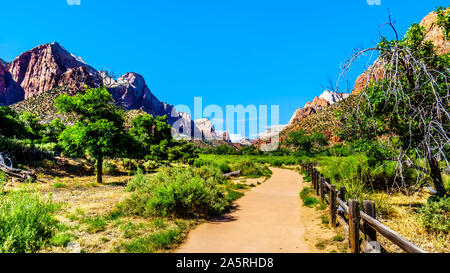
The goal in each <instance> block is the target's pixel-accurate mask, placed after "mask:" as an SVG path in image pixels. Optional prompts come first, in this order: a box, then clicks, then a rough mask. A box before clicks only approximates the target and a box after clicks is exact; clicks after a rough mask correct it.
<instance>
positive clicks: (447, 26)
mask: <svg viewBox="0 0 450 273" xmlns="http://www.w3.org/2000/svg"><path fill="white" fill-rule="evenodd" d="M447 9H448V8H444V7H439V8H437V9H436V11H435V12H436V13H437V15H438V18H437V25H438V26H439V27H440V28H441V29H442V31H443V32H444V36H445V40H450V12H448V11H447Z"/></svg>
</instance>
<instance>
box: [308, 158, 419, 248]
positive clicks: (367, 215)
mask: <svg viewBox="0 0 450 273" xmlns="http://www.w3.org/2000/svg"><path fill="white" fill-rule="evenodd" d="M301 167H302V170H303V171H304V172H306V173H308V175H309V177H310V178H311V182H312V185H313V188H314V190H315V191H316V194H317V196H320V198H321V199H322V201H326V202H327V203H328V204H329V205H330V224H331V226H332V227H336V226H338V224H339V225H340V226H342V227H343V228H344V229H345V231H346V232H347V234H348V241H349V247H350V249H351V252H352V253H360V252H365V253H380V252H381V251H382V249H383V247H382V246H381V245H380V244H379V243H378V242H377V235H378V234H380V235H382V236H384V237H385V238H387V239H388V240H390V241H391V242H393V243H394V244H396V245H397V246H399V247H400V248H401V249H403V250H404V251H405V252H407V253H426V252H425V251H423V250H422V249H420V248H419V247H417V246H416V245H414V244H412V243H411V242H409V241H407V240H406V239H405V238H403V237H402V236H400V235H399V234H398V233H396V232H395V231H393V230H391V229H390V228H389V227H387V226H385V225H383V224H382V223H380V222H379V221H378V220H377V219H376V218H377V216H376V210H375V202H373V201H369V200H364V202H363V204H362V208H363V210H364V211H361V210H360V204H359V202H358V200H354V199H350V200H349V201H348V203H346V201H345V200H346V190H345V188H344V187H340V188H339V189H337V188H336V186H335V185H333V184H331V181H330V179H329V178H325V177H324V176H323V174H320V173H319V172H318V171H317V169H316V168H315V167H314V165H313V164H302V165H301ZM360 235H362V236H360Z"/></svg>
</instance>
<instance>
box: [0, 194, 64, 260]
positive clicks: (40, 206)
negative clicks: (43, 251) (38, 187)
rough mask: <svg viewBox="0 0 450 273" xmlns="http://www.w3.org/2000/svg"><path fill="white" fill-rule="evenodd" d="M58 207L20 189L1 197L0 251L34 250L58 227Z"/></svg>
mask: <svg viewBox="0 0 450 273" xmlns="http://www.w3.org/2000/svg"><path fill="white" fill-rule="evenodd" d="M56 210H57V206H56V205H55V204H53V203H52V202H51V199H50V198H49V199H44V198H42V197H41V195H40V194H39V193H37V192H34V191H30V190H26V189H22V190H19V191H11V192H9V193H8V194H6V195H3V196H0V253H31V252H36V251H37V250H39V248H41V247H42V246H43V245H44V244H46V243H47V242H48V241H49V239H50V238H51V237H52V236H53V234H54V232H55V231H56V230H57V227H58V224H57V221H56V220H55V217H54V213H55V212H56Z"/></svg>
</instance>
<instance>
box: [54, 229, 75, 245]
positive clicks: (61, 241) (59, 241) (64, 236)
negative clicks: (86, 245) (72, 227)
mask: <svg viewBox="0 0 450 273" xmlns="http://www.w3.org/2000/svg"><path fill="white" fill-rule="evenodd" d="M74 239H76V236H75V235H73V234H72V233H70V232H66V231H64V232H59V233H56V234H55V235H54V236H53V237H52V238H51V239H50V243H51V244H52V245H54V246H62V247H66V246H67V245H68V244H69V243H70V242H71V241H73V240H74Z"/></svg>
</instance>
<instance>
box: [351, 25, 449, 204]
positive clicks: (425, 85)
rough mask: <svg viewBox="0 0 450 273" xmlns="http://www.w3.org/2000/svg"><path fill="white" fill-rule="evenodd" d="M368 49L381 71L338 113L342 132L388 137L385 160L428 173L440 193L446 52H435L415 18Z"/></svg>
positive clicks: (445, 123) (361, 136)
mask: <svg viewBox="0 0 450 273" xmlns="http://www.w3.org/2000/svg"><path fill="white" fill-rule="evenodd" d="M370 50H375V51H377V52H378V53H379V54H380V57H379V59H378V60H377V61H376V64H375V66H379V67H380V68H381V70H382V72H381V73H380V74H381V75H382V76H381V77H378V78H377V79H375V80H373V81H372V82H371V83H370V84H368V86H367V87H366V89H365V90H364V92H363V94H362V95H360V97H359V101H358V102H357V105H356V107H354V108H352V109H348V110H349V111H348V113H347V114H344V115H343V116H342V118H343V124H344V126H345V127H344V131H343V134H342V135H343V136H344V138H345V139H347V140H351V141H360V142H361V141H369V142H370V141H377V140H378V139H379V138H380V137H384V138H387V139H389V142H388V143H389V145H390V154H391V158H384V160H395V161H398V164H397V166H398V171H399V174H400V175H399V176H400V177H402V175H401V171H402V168H403V166H405V164H406V166H411V167H413V168H415V169H416V170H418V171H421V172H423V173H425V174H427V175H429V177H431V179H432V181H433V183H434V186H435V188H436V190H437V192H438V195H444V194H445V188H444V185H443V182H442V175H441V169H440V164H441V163H440V162H442V163H443V164H447V167H448V161H447V155H448V151H449V147H448V146H449V143H450V135H449V132H450V126H449V125H450V114H449V112H448V106H449V93H448V90H449V86H448V81H449V67H450V56H449V54H444V55H438V54H437V53H436V52H435V48H434V45H433V44H432V42H431V41H427V40H425V29H424V28H423V27H421V26H420V25H418V24H413V25H412V26H411V27H410V29H409V30H408V31H407V33H406V35H405V37H404V38H403V39H400V40H397V39H396V40H388V39H386V38H383V39H382V40H381V42H380V43H379V44H378V45H377V46H376V47H375V48H373V49H370ZM365 52H367V50H366V51H365ZM357 54H362V53H361V52H359V53H357ZM354 59H355V56H354V57H352V59H351V60H352V61H353V60H354ZM347 66H348V64H347ZM368 78H369V79H370V78H373V77H372V76H371V75H369V76H368ZM439 161H440V162H439ZM421 162H426V163H427V165H428V166H420V165H421Z"/></svg>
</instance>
